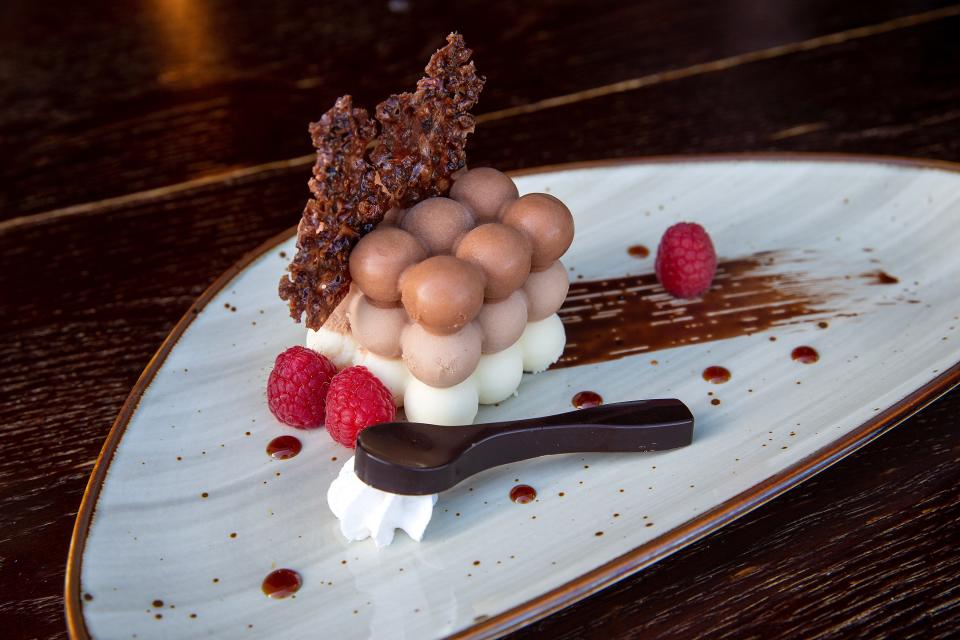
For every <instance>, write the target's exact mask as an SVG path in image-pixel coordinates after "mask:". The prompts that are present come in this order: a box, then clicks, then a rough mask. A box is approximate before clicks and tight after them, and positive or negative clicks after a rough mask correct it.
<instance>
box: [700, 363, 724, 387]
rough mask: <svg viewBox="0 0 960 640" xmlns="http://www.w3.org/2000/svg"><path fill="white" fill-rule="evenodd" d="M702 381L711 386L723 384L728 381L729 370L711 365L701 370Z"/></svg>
mask: <svg viewBox="0 0 960 640" xmlns="http://www.w3.org/2000/svg"><path fill="white" fill-rule="evenodd" d="M703 379H704V380H706V381H707V382H709V383H711V384H723V383H724V382H729V381H730V370H729V369H727V368H726V367H721V366H719V365H713V366H712V367H707V368H706V369H704V370H703Z"/></svg>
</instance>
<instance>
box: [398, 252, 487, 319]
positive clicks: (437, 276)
mask: <svg viewBox="0 0 960 640" xmlns="http://www.w3.org/2000/svg"><path fill="white" fill-rule="evenodd" d="M483 285H484V278H483V272H481V271H480V270H479V269H477V268H476V267H475V266H473V265H472V264H470V263H468V262H464V261H463V260H459V259H457V258H455V257H453V256H434V257H432V258H427V259H426V260H424V261H423V262H421V263H420V264H417V265H415V266H413V267H410V268H409V269H407V270H406V271H405V272H404V273H403V277H402V278H401V281H400V288H401V292H402V293H401V300H402V301H403V306H404V308H405V309H406V310H407V314H408V315H409V316H410V319H411V320H413V321H414V322H419V323H420V324H422V325H423V326H424V327H426V328H427V329H428V330H429V331H430V332H431V333H436V334H439V335H448V334H451V333H454V332H456V331H459V330H460V329H461V328H463V327H464V326H465V325H466V324H467V323H468V322H470V321H471V320H473V319H474V318H475V317H476V316H477V313H479V312H480V307H481V305H483Z"/></svg>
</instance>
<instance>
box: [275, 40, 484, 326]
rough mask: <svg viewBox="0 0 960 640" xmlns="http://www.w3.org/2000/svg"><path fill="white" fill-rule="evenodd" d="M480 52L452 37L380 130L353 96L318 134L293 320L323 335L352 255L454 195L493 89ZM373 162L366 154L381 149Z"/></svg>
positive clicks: (287, 279) (393, 105) (287, 290)
mask: <svg viewBox="0 0 960 640" xmlns="http://www.w3.org/2000/svg"><path fill="white" fill-rule="evenodd" d="M471 55H472V52H471V51H470V49H467V48H466V46H465V45H464V42H463V37H462V36H460V35H459V34H456V33H452V34H450V35H449V36H447V45H446V46H445V47H443V48H442V49H440V50H438V51H437V52H436V53H434V54H433V57H431V58H430V62H429V63H428V64H427V67H426V76H425V77H424V78H422V79H421V80H420V81H419V82H417V90H416V91H415V92H414V93H401V94H399V95H393V96H390V97H389V98H388V99H386V100H384V101H383V102H381V103H380V104H379V105H377V112H376V116H377V120H379V122H380V131H379V140H377V135H378V127H377V123H376V122H375V121H374V120H372V119H370V117H369V114H368V113H367V111H366V110H365V109H362V108H354V107H353V101H352V99H351V98H350V96H343V97H342V98H339V99H338V100H337V102H336V104H334V106H333V108H331V109H330V110H329V111H327V112H326V113H325V114H324V115H323V117H321V118H320V121H319V122H315V123H313V124H311V125H310V134H311V137H312V138H313V144H314V146H315V147H316V148H317V161H316V164H314V167H313V178H312V179H311V180H310V191H311V193H312V194H313V198H311V199H310V200H309V201H308V202H307V205H306V207H305V208H304V211H303V217H302V218H301V220H300V224H299V226H298V227H297V254H296V256H294V258H293V260H292V261H291V263H290V266H289V267H288V271H289V275H284V276H283V278H282V279H281V280H280V297H281V298H282V299H283V300H286V301H287V302H288V303H289V305H290V315H291V317H293V318H294V319H295V320H296V321H298V322H299V321H300V319H301V317H302V316H303V315H306V324H307V327H309V328H310V329H319V328H320V327H321V326H322V325H323V323H324V322H325V321H326V320H327V318H328V317H329V316H330V314H331V313H332V312H333V310H334V309H335V308H336V306H337V305H338V304H339V303H340V301H341V300H342V299H343V298H344V296H346V294H347V292H348V290H349V288H350V271H349V258H350V251H351V250H352V249H353V247H354V246H355V245H356V243H357V241H358V240H359V239H360V238H361V237H363V236H364V235H365V234H366V233H368V232H370V231H371V230H373V228H374V227H376V225H377V224H378V223H379V222H380V221H381V220H383V216H384V214H385V213H386V212H387V211H388V210H389V209H390V208H392V207H409V206H410V205H412V204H414V203H416V202H419V201H420V200H423V199H425V198H429V197H432V196H438V195H444V194H446V193H447V192H448V191H449V190H450V185H451V182H452V179H451V175H452V174H453V173H454V172H455V171H458V170H459V169H462V168H463V167H464V166H465V165H466V153H465V147H466V141H467V136H468V135H469V134H470V133H472V132H473V128H474V119H473V116H472V115H470V113H469V111H470V109H471V108H473V106H474V105H475V104H476V102H477V98H478V96H479V94H480V91H481V90H482V89H483V83H484V80H483V78H481V77H479V76H477V73H476V69H475V68H474V65H473V62H472V61H471V60H470V56H471ZM375 140H376V142H375V144H374V146H373V149H372V151H371V152H370V154H369V157H368V156H367V153H366V150H367V148H368V147H369V146H370V145H371V143H374V141H375Z"/></svg>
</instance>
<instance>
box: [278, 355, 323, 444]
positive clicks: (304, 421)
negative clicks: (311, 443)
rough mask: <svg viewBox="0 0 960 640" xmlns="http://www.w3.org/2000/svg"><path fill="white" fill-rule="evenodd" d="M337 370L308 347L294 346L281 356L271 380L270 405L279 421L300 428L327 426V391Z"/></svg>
mask: <svg viewBox="0 0 960 640" xmlns="http://www.w3.org/2000/svg"><path fill="white" fill-rule="evenodd" d="M336 374H337V368H336V367H335V366H334V365H333V363H332V362H330V361H329V360H328V359H327V358H325V357H324V356H322V355H320V354H319V353H317V352H316V351H312V350H310V349H307V348H306V347H291V348H289V349H287V350H286V351H284V352H283V353H281V354H280V355H278V356H277V360H276V362H275V363H274V364H273V371H271V372H270V378H269V379H268V380H267V405H268V406H269V407H270V412H271V413H273V415H274V416H276V418H277V420H279V421H280V422H282V423H284V424H288V425H290V426H291V427H297V428H298V429H313V428H316V427H319V426H320V425H322V424H323V417H324V410H325V408H326V400H327V388H328V387H329V386H330V380H331V379H332V378H333V376H335V375H336Z"/></svg>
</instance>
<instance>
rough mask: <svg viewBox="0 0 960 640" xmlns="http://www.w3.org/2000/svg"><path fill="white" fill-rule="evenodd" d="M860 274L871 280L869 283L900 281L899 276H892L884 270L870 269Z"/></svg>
mask: <svg viewBox="0 0 960 640" xmlns="http://www.w3.org/2000/svg"><path fill="white" fill-rule="evenodd" d="M860 275H861V276H862V277H864V278H869V279H870V280H871V281H872V282H871V283H870V284H897V283H898V282H900V278H897V277H895V276H892V275H890V274H889V273H887V272H886V271H871V272H869V273H863V274H860Z"/></svg>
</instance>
